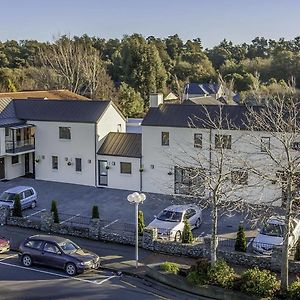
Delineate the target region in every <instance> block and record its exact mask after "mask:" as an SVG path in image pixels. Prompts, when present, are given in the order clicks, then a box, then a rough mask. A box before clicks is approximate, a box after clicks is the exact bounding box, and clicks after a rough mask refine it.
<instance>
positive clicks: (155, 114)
mask: <svg viewBox="0 0 300 300" xmlns="http://www.w3.org/2000/svg"><path fill="white" fill-rule="evenodd" d="M256 109H260V108H259V107H257V108H256ZM246 112H247V107H246V106H240V105H222V106H219V105H188V104H187V105H186V104H163V105H160V106H159V107H158V108H150V109H149V111H148V113H147V114H146V116H145V118H144V120H143V122H142V126H164V127H197V128H210V127H212V126H208V124H209V123H211V122H210V121H209V118H208V116H210V118H211V119H212V120H214V119H218V118H219V116H220V113H221V114H222V120H224V124H223V129H236V128H239V129H246V126H245V123H246ZM225 121H226V122H225ZM227 121H229V122H227Z"/></svg>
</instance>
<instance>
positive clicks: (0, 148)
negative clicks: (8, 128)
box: [0, 128, 5, 156]
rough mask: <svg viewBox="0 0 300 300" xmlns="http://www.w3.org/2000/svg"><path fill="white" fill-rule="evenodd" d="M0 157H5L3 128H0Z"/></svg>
mask: <svg viewBox="0 0 300 300" xmlns="http://www.w3.org/2000/svg"><path fill="white" fill-rule="evenodd" d="M0 155H1V156H3V155H5V128H0Z"/></svg>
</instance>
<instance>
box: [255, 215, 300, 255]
mask: <svg viewBox="0 0 300 300" xmlns="http://www.w3.org/2000/svg"><path fill="white" fill-rule="evenodd" d="M284 220H285V218H284V217H281V216H280V217H275V216H273V217H271V218H269V219H268V220H267V222H266V223H265V225H264V226H263V228H262V229H261V230H259V232H258V234H257V236H256V237H255V238H254V239H253V240H252V250H253V252H254V253H257V254H265V255H270V254H271V253H272V251H273V247H274V246H280V245H282V244H283V231H284ZM299 237H300V220H298V219H292V221H291V235H290V237H289V246H290V248H292V247H294V246H295V244H296V243H297V241H298V239H299Z"/></svg>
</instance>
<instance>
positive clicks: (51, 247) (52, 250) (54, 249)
mask: <svg viewBox="0 0 300 300" xmlns="http://www.w3.org/2000/svg"><path fill="white" fill-rule="evenodd" d="M44 251H47V252H50V253H59V252H60V251H59V249H58V247H57V246H56V245H54V244H53V243H45V245H44Z"/></svg>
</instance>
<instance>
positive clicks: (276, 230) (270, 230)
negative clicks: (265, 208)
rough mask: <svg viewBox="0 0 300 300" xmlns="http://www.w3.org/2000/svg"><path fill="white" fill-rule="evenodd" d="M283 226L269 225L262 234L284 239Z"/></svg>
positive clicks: (266, 225)
mask: <svg viewBox="0 0 300 300" xmlns="http://www.w3.org/2000/svg"><path fill="white" fill-rule="evenodd" d="M283 228H284V227H283V225H280V224H270V223H267V224H265V226H264V227H263V229H262V230H261V232H260V233H261V234H264V235H270V236H278V237H282V236H283Z"/></svg>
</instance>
